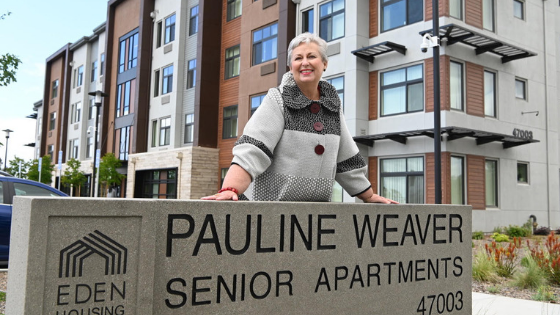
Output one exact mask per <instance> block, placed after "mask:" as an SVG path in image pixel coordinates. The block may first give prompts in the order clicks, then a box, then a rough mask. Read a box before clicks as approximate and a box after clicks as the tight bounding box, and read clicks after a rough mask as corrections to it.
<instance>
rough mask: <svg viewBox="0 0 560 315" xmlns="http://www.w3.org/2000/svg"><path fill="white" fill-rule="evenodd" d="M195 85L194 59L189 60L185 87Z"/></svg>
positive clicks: (188, 87)
mask: <svg viewBox="0 0 560 315" xmlns="http://www.w3.org/2000/svg"><path fill="white" fill-rule="evenodd" d="M195 86H196V59H193V60H189V70H188V71H187V89H190V88H193V87H195Z"/></svg>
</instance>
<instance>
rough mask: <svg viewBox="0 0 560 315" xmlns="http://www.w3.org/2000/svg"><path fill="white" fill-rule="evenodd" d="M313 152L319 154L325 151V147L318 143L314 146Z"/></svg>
mask: <svg viewBox="0 0 560 315" xmlns="http://www.w3.org/2000/svg"><path fill="white" fill-rule="evenodd" d="M315 153H317V154H318V155H321V154H323V153H325V147H324V146H322V145H320V144H318V145H317V146H316V147H315Z"/></svg>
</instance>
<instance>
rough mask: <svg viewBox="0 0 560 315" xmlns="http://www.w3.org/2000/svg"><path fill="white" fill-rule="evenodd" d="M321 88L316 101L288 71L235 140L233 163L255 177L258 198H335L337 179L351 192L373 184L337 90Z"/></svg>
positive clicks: (326, 84)
mask: <svg viewBox="0 0 560 315" xmlns="http://www.w3.org/2000/svg"><path fill="white" fill-rule="evenodd" d="M319 88H320V94H321V97H320V100H319V101H318V102H314V101H311V100H309V99H308V98H307V97H306V96H305V95H303V93H302V92H301V90H300V89H299V88H298V86H297V85H296V83H295V80H294V77H293V75H292V73H291V72H288V73H286V74H285V75H284V76H283V78H282V83H281V84H280V86H279V87H278V88H272V89H270V90H269V91H268V94H267V95H266V96H265V97H264V99H263V101H262V103H261V105H260V106H259V108H258V109H257V111H256V112H255V113H254V114H253V116H252V117H251V119H250V120H249V122H248V123H247V125H246V126H245V129H244V131H243V135H242V136H241V137H240V138H239V140H238V141H237V142H236V143H235V146H234V148H233V155H234V158H233V161H232V164H237V165H239V166H240V167H242V168H243V169H244V170H246V171H247V172H248V173H249V174H250V175H251V179H252V180H253V181H254V183H253V199H254V200H258V201H273V200H278V201H330V200H331V195H332V188H333V184H334V181H335V180H336V181H337V182H338V183H339V184H340V185H341V186H342V187H343V188H344V189H345V190H346V191H347V192H348V193H349V194H350V195H352V196H356V195H359V194H361V193H362V192H365V191H366V190H368V189H369V188H370V187H371V184H370V182H369V180H368V179H367V178H366V176H365V174H366V163H365V162H364V159H363V158H362V156H361V155H360V153H359V152H358V147H357V146H356V143H355V142H354V140H353V139H352V136H351V135H350V132H349V131H348V128H347V127H346V123H345V121H344V116H343V114H342V111H341V108H340V107H341V106H340V99H339V97H338V94H337V92H336V89H335V88H334V87H333V86H332V85H330V84H329V83H328V82H326V81H324V80H321V81H320V82H319ZM313 103H315V105H314V104H313Z"/></svg>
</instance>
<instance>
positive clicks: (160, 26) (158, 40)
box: [156, 21, 163, 48]
mask: <svg viewBox="0 0 560 315" xmlns="http://www.w3.org/2000/svg"><path fill="white" fill-rule="evenodd" d="M161 32H163V22H162V21H159V22H158V24H157V33H156V36H157V37H156V48H159V47H161Z"/></svg>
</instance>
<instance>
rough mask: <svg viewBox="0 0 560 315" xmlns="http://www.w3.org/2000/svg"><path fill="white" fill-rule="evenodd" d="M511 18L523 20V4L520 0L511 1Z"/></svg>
mask: <svg viewBox="0 0 560 315" xmlns="http://www.w3.org/2000/svg"><path fill="white" fill-rule="evenodd" d="M513 16H515V17H516V18H519V19H522V20H523V19H525V2H524V1H521V0H513Z"/></svg>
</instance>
